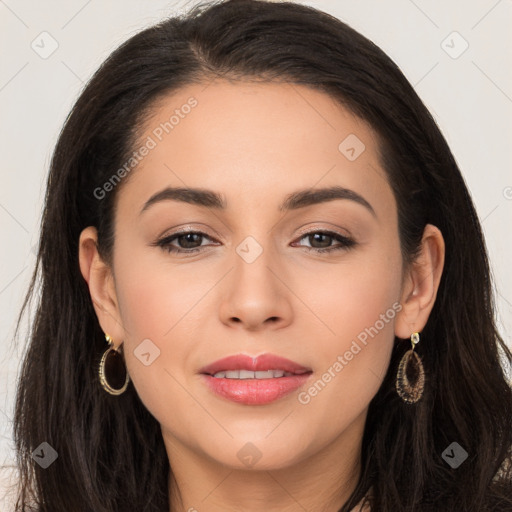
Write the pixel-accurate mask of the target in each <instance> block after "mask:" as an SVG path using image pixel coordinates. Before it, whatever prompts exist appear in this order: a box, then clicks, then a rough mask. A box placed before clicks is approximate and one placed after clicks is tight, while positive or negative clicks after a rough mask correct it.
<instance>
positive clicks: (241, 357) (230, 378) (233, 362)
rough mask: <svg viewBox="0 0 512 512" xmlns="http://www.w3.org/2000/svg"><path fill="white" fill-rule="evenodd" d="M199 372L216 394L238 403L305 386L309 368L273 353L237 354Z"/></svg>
mask: <svg viewBox="0 0 512 512" xmlns="http://www.w3.org/2000/svg"><path fill="white" fill-rule="evenodd" d="M199 373H201V374H202V375H203V376H204V377H203V378H204V382H205V383H206V385H207V386H208V387H209V389H210V390H211V391H213V392H214V393H216V394H217V395H219V396H222V397H224V398H226V399H228V400H231V401H233V402H237V403H240V404H246V405H264V404H268V403H271V402H274V401H275V400H278V399H280V398H283V397H284V396H286V395H288V394H290V393H292V392H293V391H295V390H296V389H298V388H299V387H301V386H302V385H304V383H305V382H306V381H307V380H308V379H309V377H310V375H311V374H312V370H311V368H307V367H305V366H302V365H300V364H298V363H295V362H294V361H290V360H289V359H285V358H283V357H279V356H276V355H273V354H262V355H259V356H257V357H251V356H248V355H245V354H237V355H234V356H229V357H226V358H223V359H219V360H218V361H215V362H214V363H211V364H209V365H207V366H205V367H203V368H201V370H199Z"/></svg>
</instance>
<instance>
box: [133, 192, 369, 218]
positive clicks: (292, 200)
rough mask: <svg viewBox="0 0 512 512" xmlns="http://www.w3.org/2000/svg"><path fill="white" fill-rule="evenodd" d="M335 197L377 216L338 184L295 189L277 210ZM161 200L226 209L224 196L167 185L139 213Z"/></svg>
mask: <svg viewBox="0 0 512 512" xmlns="http://www.w3.org/2000/svg"><path fill="white" fill-rule="evenodd" d="M335 199H348V200H350V201H354V202H356V203H357V204H360V205H362V206H364V207H365V208H366V209H367V210H368V211H369V212H370V213H371V214H372V215H373V216H374V217H377V214H376V213H375V210H374V209H373V207H372V205H371V204H370V203H369V202H368V201H367V200H366V199H365V198H364V197H362V196H361V195H359V194H358V193H357V192H354V191H353V190H350V189H348V188H343V187H340V186H333V187H326V188H317V189H311V188H310V189H304V190H297V191H295V192H293V193H291V194H289V195H288V196H286V198H285V200H284V201H283V203H282V204H281V205H280V206H279V211H282V212H283V211H290V210H298V209H299V208H305V207H306V206H311V205H315V204H320V203H324V202H328V201H333V200H335ZM161 201H181V202H183V203H188V204H193V205H196V206H204V207H206V208H213V209H215V210H226V208H227V201H226V200H225V199H224V197H223V196H222V195H221V194H219V193H217V192H214V191H213V190H206V189H201V188H173V187H167V188H164V189H163V190H161V191H160V192H157V193H156V194H153V195H152V196H151V197H150V198H149V199H148V200H147V201H146V202H145V203H144V206H143V207H142V210H141V211H140V214H142V213H143V212H144V211H146V210H147V209H148V208H149V207H150V206H152V205H153V204H155V203H158V202H161ZM140 214H139V215H140Z"/></svg>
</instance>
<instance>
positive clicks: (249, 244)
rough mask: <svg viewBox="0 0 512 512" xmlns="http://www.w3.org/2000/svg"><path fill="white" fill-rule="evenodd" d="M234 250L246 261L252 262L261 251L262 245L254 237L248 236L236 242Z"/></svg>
mask: <svg viewBox="0 0 512 512" xmlns="http://www.w3.org/2000/svg"><path fill="white" fill-rule="evenodd" d="M236 252H237V254H238V255H239V256H240V257H241V258H242V259H243V260H244V261H245V262H246V263H253V262H254V261H256V259H257V258H259V256H260V255H261V253H262V252H263V247H262V246H261V245H260V244H259V243H258V242H257V240H256V239H255V238H254V237H252V236H248V237H247V238H244V240H242V242H240V243H239V244H238V246H237V248H236Z"/></svg>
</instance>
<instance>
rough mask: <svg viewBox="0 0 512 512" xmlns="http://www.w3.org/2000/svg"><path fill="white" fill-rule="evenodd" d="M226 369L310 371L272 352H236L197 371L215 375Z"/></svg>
mask: <svg viewBox="0 0 512 512" xmlns="http://www.w3.org/2000/svg"><path fill="white" fill-rule="evenodd" d="M228 370H249V371H253V372H256V371H266V370H284V371H285V372H290V373H299V374H300V373H306V372H311V368H307V367H306V366H302V365H300V364H298V363H295V362H294V361H290V360H289V359H286V358H284V357H280V356H276V355H274V354H260V355H259V356H248V355H246V354H236V355H233V356H228V357H224V358H223V359H219V360H217V361H214V362H213V363H211V364H208V365H206V366H204V367H203V368H201V369H200V370H199V373H205V374H207V375H215V374H216V373H217V372H222V371H228Z"/></svg>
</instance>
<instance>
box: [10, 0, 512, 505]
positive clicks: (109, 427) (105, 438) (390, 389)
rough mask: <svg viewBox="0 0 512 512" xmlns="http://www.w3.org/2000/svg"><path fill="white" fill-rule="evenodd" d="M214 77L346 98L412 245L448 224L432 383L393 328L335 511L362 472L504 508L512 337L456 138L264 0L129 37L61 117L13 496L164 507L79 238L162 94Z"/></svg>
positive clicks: (412, 249)
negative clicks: (39, 451) (510, 339)
mask: <svg viewBox="0 0 512 512" xmlns="http://www.w3.org/2000/svg"><path fill="white" fill-rule="evenodd" d="M216 76H224V77H229V78H230V79H234V80H236V79H254V80H263V81H267V82H268V81H282V82H289V83H293V84H303V85H306V86H309V87H311V88H314V89H317V90H320V91H323V92H325V93H326V94H328V95H330V96H331V97H332V98H333V99H335V100H336V101H339V103H340V104H342V105H343V106H344V107H345V108H347V109H349V110H350V111H351V112H352V113H353V114H355V115H356V116H358V117H360V118H361V119H363V120H365V121H367V122H368V123H369V124H370V125H371V126H372V127H373V129H374V130H375V132H376V133H377V134H378V137H379V140H380V153H381V163H382V166H383V168H384V169H385V171H386V174H387V178H388V180H389V183H390V185H391V187H392V189H393V192H394V195H395V198H396V202H397V205H398V215H399V234H400V242H401V250H402V254H403V258H404V261H405V262H410V261H412V260H413V259H414V256H415V254H416V251H417V249H418V247H419V243H420V240H421V236H422V233H423V229H424V227H425V225H426V224H427V223H431V224H434V225H435V226H437V227H438V228H439V229H440V230H441V232H442V234H443V236H444V240H445V245H446V259H445V267H444V272H443V276H442V279H441V283H440V287H439V290H438V295H437V299H436V303H435V305H434V308H433V310H432V312H431V315H430V318H429V321H428V323H427V325H426V327H425V329H424V331H423V333H422V339H424V340H425V342H424V343H422V344H420V345H421V346H419V347H418V351H419V353H420V354H421V356H422V360H423V363H424V367H425V372H426V375H427V377H428V381H427V385H426V390H425V394H424V396H423V398H422V400H421V401H420V402H418V403H417V404H413V405H410V404H405V403H404V402H402V401H401V399H400V398H399V397H398V396H397V394H396V392H395V389H394V381H395V375H396V370H397V366H398V363H399V361H400V358H401V357H402V355H403V352H404V351H405V350H406V349H407V347H406V346H405V344H398V343H396V344H395V347H394V349H393V353H392V356H391V362H390V365H389V371H388V373H387V375H386V376H385V378H384V381H383V383H382V386H381V388H380V389H379V391H378V393H377V394H376V396H375V397H374V398H373V400H372V401H371V403H370V406H369V411H368V416H367V423H366V426H365V431H364V438H363V449H362V468H363V469H362V474H361V478H360V480H359V482H358V485H357V487H356V489H355V490H354V493H353V494H352V496H351V497H350V499H349V500H348V501H347V503H346V504H345V505H344V506H343V507H342V508H341V509H340V512H348V511H349V510H351V508H352V507H354V506H355V505H356V504H357V503H358V502H359V501H360V500H361V499H362V498H363V497H364V496H365V494H366V493H367V492H368V490H369V489H370V488H372V501H371V506H372V510H375V511H379V512H402V511H403V512H406V511H407V512H412V511H414V512H420V511H430V510H435V511H450V512H451V511H452V510H464V511H466V512H467V511H474V512H476V511H478V512H481V511H486V510H488V511H491V510H492V511H497V510H503V511H505V510H508V511H510V510H512V476H511V472H512V469H511V468H510V465H509V466H506V461H507V460H508V461H510V449H511V446H512V428H511V427H512V390H511V388H510V385H509V384H508V383H507V380H506V378H505V373H504V370H503V367H502V365H501V364H500V356H501V358H502V362H503V364H510V363H512V353H511V352H510V350H509V349H508V348H507V346H506V344H505V343H504V341H503V340H502V338H501V337H500V335H499V333H498V331H497V329H496V325H495V319H494V308H495V305H494V296H493V287H492V282H491V275H490V271H489V262H488V256H487V252H486V246H485V242H484V239H483V235H482V230H481V227H480V223H479V220H478V218H477V214H476V212H475V208H474V205H473V202H472V200H471V198H470V196H469V193H468V190H467V187H466V185H465V183H464V180H463V178H462V176H461V173H460V171H459V169H458V167H457V164H456V162H455V160H454V158H453V156H452V153H451V152H450V149H449V147H448V145H447V143H446V141H445V139H444V138H443V136H442V135H441V133H440V131H439V129H438V127H437V126H436V123H435V122H434V120H433V119H432V117H431V115H430V114H429V112H428V110H427V108H426V107H425V106H424V104H423V103H422V101H421V100H420V99H419V98H418V96H417V94H416V93H415V91H414V89H413V88H412V87H411V85H410V84H409V83H408V81H407V80H406V78H405V77H404V75H403V74H402V73H401V71H400V70H399V69H398V67H397V66H396V65H395V64H394V63H393V62H392V61H391V60H390V58H389V57H387V56H386V54H385V53H384V52H382V51H381V50H380V49H379V48H378V47H377V46H375V45H374V44H373V43H372V42H370V41H369V40H368V39H366V38H365V37H363V36H362V35H360V34H359V33H357V32H356V31H354V30H353V29H352V28H350V27H349V26H347V25H346V24H344V23H342V22H341V21H340V20H338V19H336V18H334V17H332V16H330V15H328V14H326V13H323V12H321V11H318V10H316V9H314V8H311V7H307V6H303V5H299V4H294V3H291V2H281V3H269V2H263V1H257V0H228V1H225V2H209V3H203V4H200V5H198V6H196V7H195V8H193V9H192V10H191V11H190V12H189V13H188V14H187V15H182V16H179V17H173V18H169V19H166V20H164V21H162V22H161V23H159V24H157V25H155V26H153V27H150V28H148V29H145V30H143V31H142V32H140V33H138V34H137V35H135V36H134V37H132V38H130V39H129V40H128V41H126V42H125V43H124V44H123V45H121V46H120V47H119V48H118V49H117V50H116V51H114V52H113V53H112V55H111V56H110V57H109V58H108V59H107V60H106V61H105V62H104V63H103V65H102V66H101V67H100V69H99V70H98V71H97V72H96V73H95V74H94V76H93V77H92V79H91V80H90V81H89V82H88V84H87V86H86V87H85V89H84V90H83V92H82V93H81V95H80V97H79V98H78V100H77V102H76V104H75V105H74V107H73V109H72V111H71V113H70V115H69V117H68V118H67V120H66V123H65V126H64V128H63V130H62V132H61V134H60V137H59V140H58V143H57V145H56V148H55V151H54V154H53V158H52V161H51V169H50V173H49V177H48V185H47V191H46V202H45V207H44V214H43V219H42V229H41V235H40V245H39V252H38V256H37V264H36V268H35V271H34V275H33V279H32V282H31V285H30V289H29V291H28V294H27V297H26V299H25V303H24V305H23V309H22V311H21V313H20V319H21V317H22V315H23V312H24V311H25V310H26V309H27V305H28V304H29V303H30V302H31V301H32V300H36V301H37V308H36V316H35V319H34V321H33V323H32V326H31V336H30V340H29V343H30V345H29V347H28V351H27V353H26V356H25V359H24V362H23V368H22V374H21V378H20V380H19V385H18V392H17V397H16V410H15V442H16V447H17V453H18V466H19V469H20V478H21V490H20V494H19V499H18V503H17V510H18V511H24V512H25V511H27V510H30V508H29V504H30V503H33V504H34V510H37V511H39V512H69V511H73V512H82V511H83V512H127V511H141V512H142V511H144V512H168V511H169V497H168V478H169V476H172V468H170V467H169V462H168V459H167V456H166V452H165V448H164V444H163V439H162V435H161V432H160V426H159V424H158V422H157V421H156V419H155V418H154V417H152V416H151V415H150V414H149V412H148V411H147V410H146V408H145V407H144V406H143V404H142V403H141V401H140V399H139V397H138V395H137V394H136V392H135V389H134V387H133V385H130V386H129V388H128V390H127V391H126V392H125V393H124V394H123V395H122V396H119V397H112V396H109V395H107V394H106V393H105V392H104V391H103V390H102V389H101V387H100V384H99V381H98V378H97V368H98V363H99V359H100V357H101V354H102V353H103V352H104V350H105V348H106V344H105V341H104V338H103V333H102V330H101V329H100V326H99V324H98V320H97V317H96V315H95V312H94V309H93V307H92V304H91V299H90V295H89V290H88V287H87V285H86V283H85V281H84V279H83V278H82V275H81V273H80V270H79V266H78V239H79V235H80V232H81V231H82V230H83V229H84V228H85V227H87V226H90V225H92V226H96V227H97V228H98V231H99V240H98V244H99V248H100V253H101V254H102V255H103V256H104V257H105V259H106V260H107V261H108V260H109V256H110V254H111V250H112V244H113V234H114V226H113V211H114V207H115V202H114V200H115V197H116V195H117V194H118V193H119V191H120V190H122V183H121V184H120V186H118V187H116V188H115V190H114V191H112V192H111V193H110V194H108V195H107V197H105V198H103V199H101V200H99V199H98V198H97V197H96V196H95V194H94V190H95V189H96V188H97V187H99V186H101V185H102V184H104V183H105V182H106V181H107V180H108V179H109V178H110V177H111V176H112V173H113V171H115V170H116V169H119V168H120V167H121V166H122V164H123V162H126V161H127V159H128V158H129V155H130V154H131V153H132V152H133V148H134V147H137V146H136V142H137V137H138V135H140V134H139V129H140V127H141V126H142V123H143V122H144V120H145V119H146V116H147V115H148V114H149V113H150V112H151V108H152V106H154V105H155V102H156V100H157V99H158V98H160V97H161V96H163V95H165V94H168V93H170V92H172V91H174V90H177V89H179V88H180V87H183V86H185V85H187V84H190V83H194V82H200V81H202V82H204V81H205V80H208V79H210V78H212V77H216ZM36 291H37V292H38V293H36ZM18 325H19V324H18ZM333 406H335V404H333ZM43 441H46V442H47V443H48V444H50V445H51V446H52V447H53V448H54V449H55V450H56V451H57V453H58V458H57V460H56V461H55V462H54V463H53V464H52V465H51V466H50V467H48V468H46V469H43V468H41V467H40V466H39V465H38V464H35V463H34V460H33V459H32V457H31V453H32V452H33V450H34V449H35V448H36V447H38V446H39V445H40V443H41V442H43ZM452 442H457V443H458V444H459V445H460V446H461V447H463V448H464V450H465V451H466V452H467V453H468V459H467V460H466V461H465V462H464V463H463V464H461V465H460V466H459V467H458V468H456V469H453V468H452V467H450V466H449V465H448V464H447V463H446V462H445V461H444V460H443V458H442V453H443V451H444V450H445V449H446V448H447V447H448V446H449V445H450V444H451V443H452ZM502 465H503V466H502ZM500 466H502V468H501V471H500ZM170 472H171V473H170Z"/></svg>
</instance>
